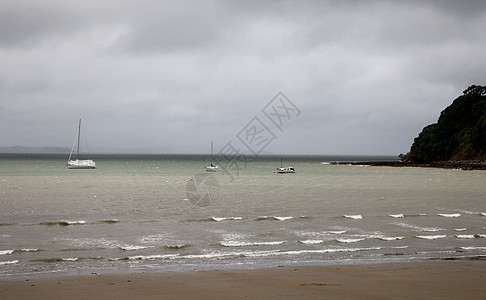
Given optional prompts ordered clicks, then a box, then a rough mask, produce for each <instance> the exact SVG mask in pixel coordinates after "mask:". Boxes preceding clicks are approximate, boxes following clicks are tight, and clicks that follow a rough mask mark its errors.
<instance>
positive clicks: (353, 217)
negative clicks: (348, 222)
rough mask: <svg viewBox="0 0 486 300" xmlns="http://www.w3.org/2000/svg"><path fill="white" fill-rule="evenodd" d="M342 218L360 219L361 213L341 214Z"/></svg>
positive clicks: (361, 217)
mask: <svg viewBox="0 0 486 300" xmlns="http://www.w3.org/2000/svg"><path fill="white" fill-rule="evenodd" d="M343 217H344V218H348V219H353V220H361V219H363V216H362V215H343Z"/></svg>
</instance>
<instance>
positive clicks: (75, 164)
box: [67, 119, 96, 169]
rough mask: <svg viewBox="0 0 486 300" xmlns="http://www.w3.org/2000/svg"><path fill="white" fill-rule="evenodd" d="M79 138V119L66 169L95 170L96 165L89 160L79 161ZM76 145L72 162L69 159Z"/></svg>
mask: <svg viewBox="0 0 486 300" xmlns="http://www.w3.org/2000/svg"><path fill="white" fill-rule="evenodd" d="M80 136H81V119H79V125H78V133H77V135H76V138H75V139H74V143H73V147H72V148H71V153H70V154H69V158H68V162H67V167H68V169H94V168H96V163H95V162H94V161H93V160H91V159H84V160H80V159H79V140H80ZM76 144H77V145H78V147H77V151H76V160H72V159H71V157H72V156H73V151H74V146H76Z"/></svg>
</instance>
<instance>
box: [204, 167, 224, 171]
mask: <svg viewBox="0 0 486 300" xmlns="http://www.w3.org/2000/svg"><path fill="white" fill-rule="evenodd" d="M219 171H221V169H220V168H219V166H206V172H219Z"/></svg>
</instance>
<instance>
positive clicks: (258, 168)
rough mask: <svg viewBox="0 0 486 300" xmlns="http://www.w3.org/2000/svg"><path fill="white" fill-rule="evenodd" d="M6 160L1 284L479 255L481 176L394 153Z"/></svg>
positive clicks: (484, 176)
mask: <svg viewBox="0 0 486 300" xmlns="http://www.w3.org/2000/svg"><path fill="white" fill-rule="evenodd" d="M94 159H95V161H96V164H97V168H96V169H94V170H70V169H67V168H66V167H65V163H66V158H65V157H64V156H56V155H51V156H46V155H2V156H0V278H11V277H19V276H20V277H22V276H37V275H46V274H47V275H49V274H51V275H52V274H86V273H88V274H89V273H100V272H105V273H106V272H139V271H151V272H153V271H180V270H192V269H197V270H201V269H224V268H259V267H266V266H278V265H289V264H298V265H307V264H354V263H379V262H386V261H409V260H419V259H484V258H485V257H486V203H485V201H486V198H485V197H486V184H485V183H486V172H484V171H463V170H450V169H432V168H394V167H370V166H366V165H360V166H356V165H334V164H330V162H331V161H336V160H339V161H353V160H355V161H365V160H377V159H393V158H390V157H325V156H323V157H319V156H305V157H299V156H293V157H292V156H289V157H284V158H283V161H284V164H285V165H291V166H292V167H294V168H295V169H296V173H294V174H278V173H274V172H273V171H274V170H275V169H276V168H277V167H280V157H271V156H265V157H252V158H251V159H248V160H246V161H245V162H244V164H243V163H241V162H240V166H239V167H238V168H234V165H233V168H232V167H231V165H226V166H224V162H222V163H223V167H224V168H223V171H221V172H217V173H208V172H205V170H204V166H205V165H206V164H207V163H208V160H207V158H206V157H205V156H197V155H194V156H182V155H160V156H149V155H146V156H115V155H100V156H96V157H94Z"/></svg>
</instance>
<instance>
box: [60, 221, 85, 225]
mask: <svg viewBox="0 0 486 300" xmlns="http://www.w3.org/2000/svg"><path fill="white" fill-rule="evenodd" d="M83 224H86V221H84V220H80V221H69V220H62V221H59V225H83Z"/></svg>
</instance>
